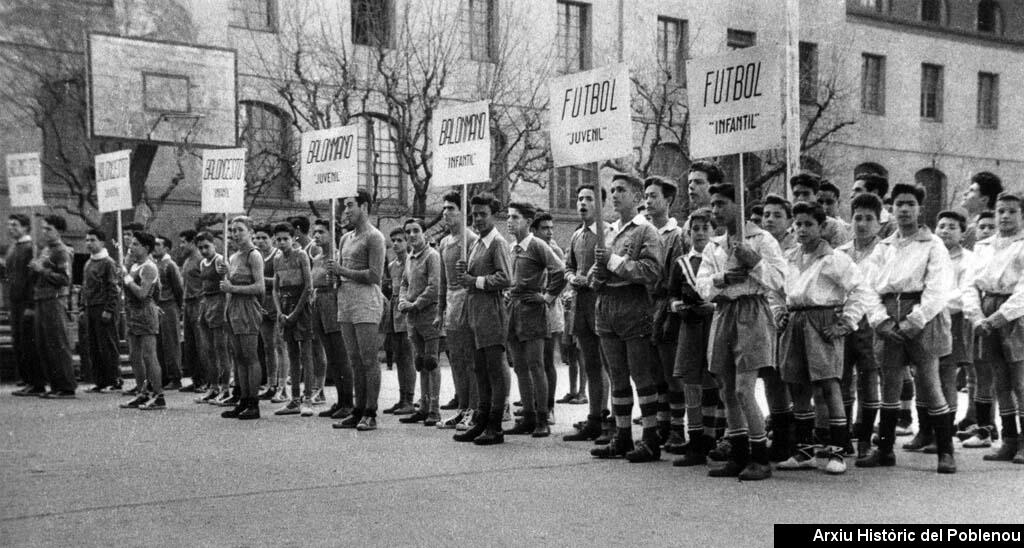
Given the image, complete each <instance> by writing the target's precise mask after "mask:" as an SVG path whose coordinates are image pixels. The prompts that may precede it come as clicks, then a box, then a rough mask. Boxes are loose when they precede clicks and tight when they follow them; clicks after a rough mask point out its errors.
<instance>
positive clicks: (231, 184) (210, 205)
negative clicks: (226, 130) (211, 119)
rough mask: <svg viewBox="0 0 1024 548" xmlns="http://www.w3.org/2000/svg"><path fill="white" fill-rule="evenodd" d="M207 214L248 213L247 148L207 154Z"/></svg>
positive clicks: (206, 152) (205, 193)
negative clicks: (246, 197) (246, 200)
mask: <svg viewBox="0 0 1024 548" xmlns="http://www.w3.org/2000/svg"><path fill="white" fill-rule="evenodd" d="M201 173H202V174H201V177H202V183H203V205H202V208H201V209H202V212H203V213H242V212H244V211H245V149H244V148H223V149H217V150H211V149H208V150H204V151H203V169H202V172H201Z"/></svg>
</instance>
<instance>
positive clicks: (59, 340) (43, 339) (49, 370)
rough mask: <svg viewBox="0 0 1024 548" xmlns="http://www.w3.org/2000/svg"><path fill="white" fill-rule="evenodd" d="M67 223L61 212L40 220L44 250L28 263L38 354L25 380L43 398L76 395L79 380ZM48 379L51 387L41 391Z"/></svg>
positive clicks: (72, 396)
mask: <svg viewBox="0 0 1024 548" xmlns="http://www.w3.org/2000/svg"><path fill="white" fill-rule="evenodd" d="M67 228H68V224H67V221H65V220H64V217H61V216H60V215H47V216H45V217H43V219H42V221H41V222H40V223H39V240H40V243H41V244H43V245H44V246H46V247H44V248H43V250H42V251H41V252H40V253H39V256H38V257H36V258H35V259H33V260H32V261H31V262H30V263H29V268H30V269H31V270H32V272H33V276H32V278H33V282H34V290H33V293H32V298H33V299H34V300H35V323H34V324H33V327H34V330H35V343H36V356H37V357H38V360H39V361H38V362H37V363H36V364H33V367H30V368H29V374H28V375H26V377H27V378H26V379H25V381H26V382H27V383H28V384H29V385H31V386H32V387H34V388H36V389H37V392H39V395H40V396H41V397H44V398H74V397H75V389H76V388H77V387H78V383H77V382H76V381H75V373H74V369H73V368H72V363H71V343H70V341H69V340H68V332H67V323H66V319H67V313H68V310H67V304H66V302H67V296H68V291H69V290H70V288H71V249H70V248H69V247H68V246H66V245H64V240H63V236H64V232H65V231H66V230H67ZM47 380H49V384H50V391H49V392H46V393H45V394H43V393H42V391H41V390H38V389H41V388H45V386H46V383H47Z"/></svg>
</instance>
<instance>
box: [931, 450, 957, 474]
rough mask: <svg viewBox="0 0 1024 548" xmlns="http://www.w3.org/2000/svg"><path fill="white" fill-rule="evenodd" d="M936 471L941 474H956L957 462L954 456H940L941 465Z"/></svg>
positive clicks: (946, 454)
mask: <svg viewBox="0 0 1024 548" xmlns="http://www.w3.org/2000/svg"><path fill="white" fill-rule="evenodd" d="M935 471H936V472H938V473H940V474H955V473H956V460H955V459H954V458H953V455H951V454H949V453H945V454H942V455H939V465H938V467H937V468H936V469H935Z"/></svg>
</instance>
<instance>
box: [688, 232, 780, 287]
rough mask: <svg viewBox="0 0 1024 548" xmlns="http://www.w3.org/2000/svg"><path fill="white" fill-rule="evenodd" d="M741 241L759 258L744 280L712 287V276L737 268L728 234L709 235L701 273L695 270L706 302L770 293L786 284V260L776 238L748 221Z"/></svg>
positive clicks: (737, 264) (737, 262) (713, 280)
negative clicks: (718, 298)
mask: <svg viewBox="0 0 1024 548" xmlns="http://www.w3.org/2000/svg"><path fill="white" fill-rule="evenodd" d="M735 237H737V238H738V237H739V236H738V235H737V236H735ZM744 241H745V242H746V243H747V244H748V245H750V247H751V248H753V250H754V251H756V252H757V253H758V254H760V255H761V260H760V261H758V263H757V264H756V265H755V266H754V267H753V268H751V269H750V272H749V274H748V276H747V279H746V280H744V281H743V282H741V283H738V284H732V285H728V286H725V287H715V283H714V282H715V278H716V277H717V276H718V275H720V274H724V273H725V272H726V271H729V270H732V269H734V268H739V266H740V262H739V261H738V260H737V259H736V256H735V255H734V254H733V252H732V249H731V245H730V242H729V234H728V233H726V234H723V235H722V236H715V237H713V238H711V240H710V241H709V242H708V245H706V246H704V253H703V254H702V259H701V264H700V272H698V273H697V292H698V293H700V296H701V297H702V298H703V299H704V300H705V301H711V300H713V299H715V298H716V297H719V296H721V297H725V298H727V299H736V298H739V297H742V296H745V295H769V294H770V293H771V292H773V291H779V290H781V289H782V286H783V283H785V278H784V274H783V273H784V272H785V271H786V259H785V258H784V257H783V256H782V250H781V249H779V242H777V241H775V237H774V236H772V235H771V234H769V233H768V232H766V231H765V230H763V229H761V228H760V227H758V226H757V225H755V224H753V223H750V222H748V223H747V228H746V234H745V238H744Z"/></svg>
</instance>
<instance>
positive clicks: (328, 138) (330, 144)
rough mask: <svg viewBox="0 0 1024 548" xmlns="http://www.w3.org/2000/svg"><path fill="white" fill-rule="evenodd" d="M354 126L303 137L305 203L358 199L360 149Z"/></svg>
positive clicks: (316, 132) (305, 134)
mask: <svg viewBox="0 0 1024 548" xmlns="http://www.w3.org/2000/svg"><path fill="white" fill-rule="evenodd" d="M357 128H358V126H357V125H355V124H353V125H349V126H342V127H332V128H327V129H321V130H317V131H306V132H304V133H303V134H302V165H301V167H300V171H299V173H300V175H301V183H302V192H301V195H302V200H303V201H306V202H315V201H317V200H330V199H332V198H341V197H343V196H355V194H356V190H357V188H358V186H359V146H358V138H357V137H356V131H357Z"/></svg>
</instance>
